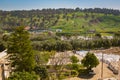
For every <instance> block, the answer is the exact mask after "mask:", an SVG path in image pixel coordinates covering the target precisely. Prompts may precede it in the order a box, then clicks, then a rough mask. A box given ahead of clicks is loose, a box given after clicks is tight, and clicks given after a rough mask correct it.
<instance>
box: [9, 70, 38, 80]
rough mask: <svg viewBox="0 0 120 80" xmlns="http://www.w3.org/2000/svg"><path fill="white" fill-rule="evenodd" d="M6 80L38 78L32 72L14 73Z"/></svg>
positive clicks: (31, 79)
mask: <svg viewBox="0 0 120 80" xmlns="http://www.w3.org/2000/svg"><path fill="white" fill-rule="evenodd" d="M8 80H38V76H37V75H36V74H35V73H33V72H32V73H29V72H25V71H23V72H15V73H14V74H12V75H11V76H10V77H9V78H8Z"/></svg>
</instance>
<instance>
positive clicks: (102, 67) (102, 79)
mask: <svg viewBox="0 0 120 80" xmlns="http://www.w3.org/2000/svg"><path fill="white" fill-rule="evenodd" d="M103 58H104V54H103V53H102V64H101V80H103Z"/></svg>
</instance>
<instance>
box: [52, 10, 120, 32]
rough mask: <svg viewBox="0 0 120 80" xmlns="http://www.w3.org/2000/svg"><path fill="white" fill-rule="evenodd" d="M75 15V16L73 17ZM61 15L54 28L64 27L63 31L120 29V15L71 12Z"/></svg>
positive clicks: (112, 30) (110, 30)
mask: <svg viewBox="0 0 120 80" xmlns="http://www.w3.org/2000/svg"><path fill="white" fill-rule="evenodd" d="M73 15H74V18H73ZM63 16H64V15H61V17H60V19H59V20H58V22H57V24H56V25H55V26H51V28H52V29H62V30H63V32H86V31H94V30H95V31H96V32H116V31H118V30H119V29H120V23H119V22H120V16H113V15H105V14H100V13H99V14H98V13H81V12H77V13H71V14H67V15H66V17H65V18H63Z"/></svg>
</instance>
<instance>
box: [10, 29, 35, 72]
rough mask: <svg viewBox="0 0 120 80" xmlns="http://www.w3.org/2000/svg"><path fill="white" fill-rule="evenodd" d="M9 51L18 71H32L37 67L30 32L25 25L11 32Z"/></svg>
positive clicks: (13, 64)
mask: <svg viewBox="0 0 120 80" xmlns="http://www.w3.org/2000/svg"><path fill="white" fill-rule="evenodd" d="M8 53H9V54H10V59H11V61H12V66H13V67H14V68H15V69H16V70H17V71H28V72H31V71H32V70H33V69H34V67H35V59H34V52H33V49H32V46H31V42H30V39H29V33H28V32H27V31H25V30H24V27H19V28H17V29H15V31H14V32H13V33H12V34H11V36H10V39H9V43H8Z"/></svg>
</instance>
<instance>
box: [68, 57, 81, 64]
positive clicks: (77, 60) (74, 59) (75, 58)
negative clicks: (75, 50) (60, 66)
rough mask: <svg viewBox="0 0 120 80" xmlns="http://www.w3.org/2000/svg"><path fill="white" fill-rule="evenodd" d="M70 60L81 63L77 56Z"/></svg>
mask: <svg viewBox="0 0 120 80" xmlns="http://www.w3.org/2000/svg"><path fill="white" fill-rule="evenodd" d="M70 59H71V61H72V63H77V62H79V59H78V58H77V57H76V56H71V57H70Z"/></svg>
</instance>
